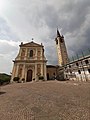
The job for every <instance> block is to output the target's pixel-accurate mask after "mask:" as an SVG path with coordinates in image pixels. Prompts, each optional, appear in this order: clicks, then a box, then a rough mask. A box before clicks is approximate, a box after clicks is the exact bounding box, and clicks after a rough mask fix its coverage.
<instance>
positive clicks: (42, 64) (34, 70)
mask: <svg viewBox="0 0 90 120" xmlns="http://www.w3.org/2000/svg"><path fill="white" fill-rule="evenodd" d="M13 62H14V65H13V70H12V77H11V81H13V79H14V78H15V77H19V78H20V80H21V81H22V80H25V82H30V81H38V79H39V77H43V79H44V80H47V76H46V63H47V60H46V58H45V56H44V46H43V45H42V43H41V44H37V43H35V42H33V41H32V42H29V43H26V44H23V42H21V45H20V49H19V53H18V55H17V57H16V58H15V60H14V61H13Z"/></svg>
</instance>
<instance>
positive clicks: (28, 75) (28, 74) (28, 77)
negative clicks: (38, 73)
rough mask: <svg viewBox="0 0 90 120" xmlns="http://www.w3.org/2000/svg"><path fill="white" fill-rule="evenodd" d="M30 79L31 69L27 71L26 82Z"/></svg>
mask: <svg viewBox="0 0 90 120" xmlns="http://www.w3.org/2000/svg"><path fill="white" fill-rule="evenodd" d="M30 81H32V70H28V71H27V82H30Z"/></svg>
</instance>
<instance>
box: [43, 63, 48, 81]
mask: <svg viewBox="0 0 90 120" xmlns="http://www.w3.org/2000/svg"><path fill="white" fill-rule="evenodd" d="M44 79H45V80H47V71H46V63H44Z"/></svg>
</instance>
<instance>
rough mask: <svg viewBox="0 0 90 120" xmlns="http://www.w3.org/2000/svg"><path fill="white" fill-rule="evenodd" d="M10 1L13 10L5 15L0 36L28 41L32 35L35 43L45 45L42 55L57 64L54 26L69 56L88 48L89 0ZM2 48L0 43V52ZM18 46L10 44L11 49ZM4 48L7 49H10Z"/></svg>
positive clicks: (13, 49) (89, 30) (89, 29)
mask: <svg viewBox="0 0 90 120" xmlns="http://www.w3.org/2000/svg"><path fill="white" fill-rule="evenodd" d="M11 1H12V4H11V6H12V7H11V8H12V11H9V13H7V15H5V18H6V17H7V19H5V20H6V21H5V23H4V25H3V26H2V28H1V29H2V31H3V32H2V34H0V36H1V38H3V39H4V38H6V39H10V38H11V39H14V40H15V39H18V40H19V41H26V42H29V41H30V40H31V38H32V37H34V39H35V42H38V43H41V42H42V43H43V44H44V45H45V55H46V57H47V59H48V63H50V64H57V53H56V47H55V41H54V39H55V37H56V28H57V27H58V28H59V29H61V28H62V30H61V33H62V34H63V35H64V36H65V42H66V46H67V49H68V54H69V56H70V57H71V56H73V55H75V54H76V53H80V52H81V50H83V51H87V48H90V44H89V43H90V39H89V35H90V0H67V1H66V0H63V1H62V0H49V1H42V0H38V1H37V0H23V1H22V0H19V1H18V0H17V1H15V0H10V2H11ZM3 19H4V18H3ZM0 23H3V21H1V22H0ZM18 40H15V41H18ZM4 47H5V46H4V45H3V47H2V46H1V48H2V51H1V53H5V54H7V53H6V51H5V50H4V49H3V48H4ZM18 48H19V47H15V48H12V47H10V49H11V50H12V51H17V49H18ZM6 49H7V50H9V52H10V49H9V48H7V47H6ZM10 53H11V52H10ZM14 53H15V54H16V52H14ZM14 53H11V54H14ZM52 53H53V54H52ZM15 54H14V55H15ZM14 55H12V56H13V57H14Z"/></svg>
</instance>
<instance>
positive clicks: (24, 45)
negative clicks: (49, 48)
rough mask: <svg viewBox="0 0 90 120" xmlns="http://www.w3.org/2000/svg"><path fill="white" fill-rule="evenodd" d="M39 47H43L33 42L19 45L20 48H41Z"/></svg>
mask: <svg viewBox="0 0 90 120" xmlns="http://www.w3.org/2000/svg"><path fill="white" fill-rule="evenodd" d="M41 46H43V45H42V44H37V43H35V42H33V41H32V42H29V43H25V44H21V45H20V47H41Z"/></svg>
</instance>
